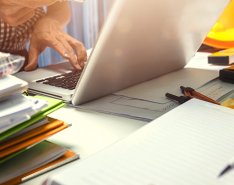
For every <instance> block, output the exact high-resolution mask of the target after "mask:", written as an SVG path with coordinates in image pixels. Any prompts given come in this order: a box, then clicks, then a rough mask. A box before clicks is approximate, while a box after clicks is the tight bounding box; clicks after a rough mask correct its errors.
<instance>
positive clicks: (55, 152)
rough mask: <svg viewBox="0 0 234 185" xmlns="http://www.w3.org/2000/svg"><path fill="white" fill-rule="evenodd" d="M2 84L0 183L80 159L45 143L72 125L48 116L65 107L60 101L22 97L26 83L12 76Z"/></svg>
mask: <svg viewBox="0 0 234 185" xmlns="http://www.w3.org/2000/svg"><path fill="white" fill-rule="evenodd" d="M0 84H1V86H0V169H4V171H1V173H0V184H8V185H9V184H16V183H19V182H21V181H22V178H24V177H25V176H28V175H31V176H34V174H35V173H36V174H38V173H42V172H45V171H46V170H49V169H52V168H54V167H57V166H59V165H62V164H64V163H67V162H70V161H72V160H75V159H77V158H78V155H77V154H75V153H74V152H72V151H70V150H68V149H66V148H64V147H62V146H58V145H56V144H53V143H50V142H48V141H45V140H46V139H47V138H48V137H50V136H52V135H54V134H56V133H58V132H60V131H62V130H64V129H65V128H67V127H69V126H70V125H69V124H66V123H64V122H63V121H60V120H56V119H52V118H49V117H47V115H48V114H49V113H51V112H53V111H55V110H57V109H58V108H61V107H62V106H63V105H64V103H63V102H62V101H61V100H56V99H53V98H47V97H43V96H34V97H31V96H26V95H22V94H21V92H22V91H23V90H24V89H25V88H26V87H27V83H26V82H24V81H22V80H20V79H17V78H15V77H13V76H5V77H3V78H0ZM22 87H23V88H22Z"/></svg>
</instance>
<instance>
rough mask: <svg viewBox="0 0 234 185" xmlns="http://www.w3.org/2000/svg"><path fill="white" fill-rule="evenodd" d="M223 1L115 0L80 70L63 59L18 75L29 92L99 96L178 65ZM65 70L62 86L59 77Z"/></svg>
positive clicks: (78, 99)
mask: <svg viewBox="0 0 234 185" xmlns="http://www.w3.org/2000/svg"><path fill="white" fill-rule="evenodd" d="M227 3H228V0H206V1H204V0H196V1H191V0H178V1H176V2H175V1H172V0H163V1H159V0H147V1H143V0H116V2H115V4H114V5H113V7H112V10H111V12H110V14H109V16H108V19H107V21H106V23H105V25H104V27H103V29H102V31H101V33H100V35H99V38H98V40H97V43H96V45H95V47H94V48H93V51H92V53H91V55H90V57H89V59H88V62H87V64H86V65H85V68H84V69H83V71H82V72H81V73H77V72H74V71H73V69H72V67H71V66H70V64H69V63H68V62H62V63H59V64H56V65H51V66H48V67H45V68H39V69H37V70H35V71H32V72H20V73H18V74H17V76H18V77H19V78H21V79H24V80H26V81H27V82H29V92H31V93H33V94H42V95H47V96H51V97H55V98H59V99H63V100H64V101H66V102H71V103H72V104H73V105H79V104H82V103H85V102H88V101H91V100H94V99H97V98H100V97H103V96H105V95H108V94H110V93H113V92H116V91H118V90H121V89H124V88H127V87H129V86H132V85H135V84H138V83H141V82H144V81H147V80H151V79H153V78H156V77H158V76H161V75H163V74H166V73H169V72H172V71H175V70H179V69H181V68H183V67H184V66H185V65H186V63H187V62H188V61H189V60H190V58H191V57H192V56H193V55H194V54H195V52H196V51H197V50H198V48H199V47H200V45H201V43H202V41H203V40H204V38H205V36H206V35H207V33H208V32H209V30H210V28H211V27H212V26H213V25H214V23H215V21H216V20H217V18H218V17H219V15H220V14H221V13H222V11H223V10H224V8H225V6H226V5H227ZM67 76H68V78H69V80H68V82H66V81H65V82H64V86H65V87H62V86H61V85H59V83H58V81H64V78H67ZM52 77H54V78H56V80H55V81H56V83H55V84H52V83H53V81H54V78H52ZM73 78H76V79H73Z"/></svg>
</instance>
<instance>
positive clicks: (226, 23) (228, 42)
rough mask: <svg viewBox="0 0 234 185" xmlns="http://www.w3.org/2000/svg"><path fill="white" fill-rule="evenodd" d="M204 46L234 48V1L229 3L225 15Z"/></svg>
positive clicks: (214, 27)
mask: <svg viewBox="0 0 234 185" xmlns="http://www.w3.org/2000/svg"><path fill="white" fill-rule="evenodd" d="M204 44H206V45H208V46H212V47H216V48H233V47H234V0H231V1H230V2H229V4H228V6H227V7H226V9H225V10H224V12H223V14H222V15H221V16H220V17H219V19H218V21H217V22H216V23H215V25H214V26H213V28H212V29H211V31H210V32H209V33H208V35H207V37H206V39H205V41H204Z"/></svg>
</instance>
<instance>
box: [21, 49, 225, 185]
mask: <svg viewBox="0 0 234 185" xmlns="http://www.w3.org/2000/svg"><path fill="white" fill-rule="evenodd" d="M206 57H207V54H206V53H201V54H198V55H197V56H195V57H194V60H191V62H190V65H188V67H191V68H202V69H212V70H218V69H220V68H223V66H222V67H220V66H218V67H217V66H211V65H207V60H206ZM204 58H205V60H204ZM50 116H51V117H54V118H57V119H61V120H63V121H65V122H67V123H71V124H72V127H70V128H68V129H66V130H64V131H62V132H60V133H58V134H56V135H54V136H52V137H50V139H49V140H50V141H52V142H55V143H57V144H60V145H63V146H67V147H69V148H71V149H72V150H73V151H75V152H77V153H78V154H80V157H81V159H80V160H82V159H84V158H86V157H89V156H91V155H92V154H95V153H96V152H98V151H100V150H102V149H103V148H105V147H107V146H109V145H111V144H113V143H115V142H117V141H118V140H120V139H123V138H125V137H126V136H128V135H129V134H131V133H132V132H134V131H136V130H137V129H138V128H140V127H142V126H144V125H145V124H146V122H143V121H138V120H133V119H128V118H123V117H117V116H113V115H106V114H101V113H94V112H86V111H83V110H79V109H77V108H72V107H68V106H67V107H65V108H62V109H59V110H57V111H56V112H54V113H52V114H51V115H50ZM76 162H79V160H78V161H75V162H73V163H70V164H67V165H65V166H64V167H60V168H58V169H56V170H53V171H51V172H49V173H46V174H44V175H41V176H39V177H37V178H34V179H32V180H30V181H27V182H24V183H23V184H24V185H32V184H33V185H39V184H40V185H41V184H42V182H43V181H44V180H45V179H46V178H47V177H48V175H51V174H53V173H55V172H57V171H59V170H61V169H63V168H68V167H69V166H70V165H73V164H74V163H76Z"/></svg>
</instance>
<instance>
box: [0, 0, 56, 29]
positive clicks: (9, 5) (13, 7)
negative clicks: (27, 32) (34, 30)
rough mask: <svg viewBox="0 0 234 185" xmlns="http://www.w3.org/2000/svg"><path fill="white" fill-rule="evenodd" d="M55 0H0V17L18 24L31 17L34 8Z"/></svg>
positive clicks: (9, 22) (10, 23)
mask: <svg viewBox="0 0 234 185" xmlns="http://www.w3.org/2000/svg"><path fill="white" fill-rule="evenodd" d="M56 1H57V0H0V18H2V19H3V20H4V22H6V23H8V24H9V25H11V26H18V25H20V24H23V23H24V22H26V21H27V20H29V19H30V18H32V17H33V15H34V10H35V8H38V7H42V6H48V5H51V4H53V3H55V2H56Z"/></svg>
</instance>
